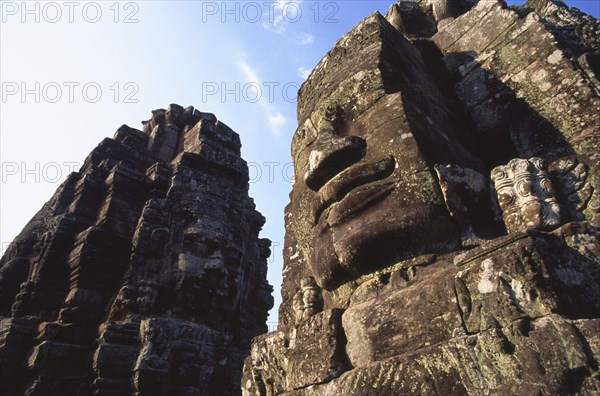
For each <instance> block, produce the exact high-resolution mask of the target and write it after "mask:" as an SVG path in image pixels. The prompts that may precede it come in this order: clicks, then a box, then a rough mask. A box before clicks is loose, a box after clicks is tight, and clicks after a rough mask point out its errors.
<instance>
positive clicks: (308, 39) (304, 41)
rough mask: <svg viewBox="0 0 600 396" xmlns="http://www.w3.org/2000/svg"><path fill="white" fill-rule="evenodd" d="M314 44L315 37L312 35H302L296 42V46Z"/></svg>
mask: <svg viewBox="0 0 600 396" xmlns="http://www.w3.org/2000/svg"><path fill="white" fill-rule="evenodd" d="M314 42H315V36H313V35H312V34H306V33H305V34H303V35H302V38H301V39H300V41H299V42H298V44H300V45H310V44H312V43H314Z"/></svg>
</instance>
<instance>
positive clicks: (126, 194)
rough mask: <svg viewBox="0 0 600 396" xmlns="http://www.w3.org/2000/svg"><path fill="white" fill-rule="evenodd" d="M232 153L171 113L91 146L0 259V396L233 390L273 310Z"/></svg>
mask: <svg viewBox="0 0 600 396" xmlns="http://www.w3.org/2000/svg"><path fill="white" fill-rule="evenodd" d="M240 147H241V144H240V140H239V136H238V135H237V134H236V133H235V132H233V131H232V130H231V129H229V128H228V127H227V126H226V125H225V124H224V123H222V122H220V121H218V120H217V119H216V117H215V116H214V115H212V114H208V113H201V112H199V111H198V110H194V108H193V107H188V108H186V109H183V108H182V107H180V106H177V105H171V106H169V108H168V109H167V110H164V109H160V110H155V111H154V112H153V115H152V118H151V119H150V120H148V121H146V122H144V131H143V132H142V131H139V130H136V129H133V128H129V127H127V126H122V127H121V128H119V130H118V131H117V132H116V134H115V136H114V138H112V139H105V140H104V141H103V142H102V143H100V145H99V146H98V147H96V148H95V149H94V150H93V151H92V153H91V154H90V155H89V156H88V158H87V159H86V161H85V163H84V165H83V167H82V168H81V170H80V171H79V172H77V173H73V174H71V175H69V177H68V178H67V180H66V181H65V183H64V184H63V185H62V186H61V187H60V188H59V189H58V191H57V192H56V193H55V195H54V196H53V197H52V199H51V200H50V201H49V202H48V203H47V204H46V205H45V206H44V207H43V208H42V209H41V211H40V212H39V213H38V214H36V215H35V216H34V217H33V219H32V220H31V221H30V222H29V223H28V224H27V226H26V227H25V228H24V230H23V231H22V232H21V234H20V235H19V236H18V237H17V238H16V239H15V241H14V242H13V243H12V244H11V245H10V247H9V248H8V250H7V252H6V254H5V255H4V257H3V258H2V260H1V262H0V295H1V297H2V304H1V307H0V315H1V318H0V326H1V327H0V328H1V329H2V330H1V331H0V365H1V366H2V390H3V392H7V393H8V394H23V393H26V394H29V395H59V394H60V395H74V394H112V395H129V394H137V395H155V394H165V395H166V394H169V395H172V394H209V393H212V394H239V392H240V391H239V383H240V378H241V368H242V364H243V360H244V358H245V356H246V355H248V354H249V348H250V340H251V338H252V337H254V336H256V335H258V334H260V333H263V332H265V331H266V325H265V322H266V317H267V311H268V310H269V309H270V307H271V306H272V304H273V300H272V297H271V295H270V293H271V291H272V288H271V286H270V285H269V284H268V283H267V281H266V271H267V264H266V259H267V257H268V255H269V254H270V251H269V246H270V242H269V241H268V240H265V239H259V238H258V233H259V231H260V229H261V227H262V225H263V223H264V221H265V220H264V218H263V217H262V216H261V215H260V214H259V213H258V212H257V211H256V210H255V207H254V203H253V201H252V199H251V198H249V197H248V168H247V166H246V163H245V162H244V161H243V160H242V159H241V158H240ZM19 285H20V288H19Z"/></svg>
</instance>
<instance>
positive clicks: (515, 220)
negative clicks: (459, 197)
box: [492, 157, 561, 232]
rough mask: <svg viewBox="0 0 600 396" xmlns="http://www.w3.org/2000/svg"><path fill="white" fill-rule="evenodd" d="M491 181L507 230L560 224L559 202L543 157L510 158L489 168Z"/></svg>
mask: <svg viewBox="0 0 600 396" xmlns="http://www.w3.org/2000/svg"><path fill="white" fill-rule="evenodd" d="M492 181H493V182H494V186H495V188H496V194H497V196H498V203H499V204H500V208H501V209H502V219H503V220H504V224H505V225H506V229H507V231H508V232H517V231H523V230H529V229H552V228H554V227H557V226H558V225H560V223H561V218H560V206H559V204H558V201H557V199H556V192H555V191H554V187H553V185H552V182H551V181H550V177H549V176H548V172H547V170H546V163H545V161H544V160H543V159H541V158H537V157H534V158H530V159H528V160H526V159H513V160H511V161H510V162H509V163H508V165H505V166H498V167H496V168H494V169H493V170H492Z"/></svg>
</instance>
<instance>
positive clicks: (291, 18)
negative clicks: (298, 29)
mask: <svg viewBox="0 0 600 396" xmlns="http://www.w3.org/2000/svg"><path fill="white" fill-rule="evenodd" d="M303 1H304V0H279V1H277V4H274V5H273V8H269V11H268V12H265V18H266V19H267V21H266V22H263V27H264V28H265V30H267V31H269V32H273V33H277V34H283V33H285V31H286V29H287V27H288V25H289V24H290V22H297V21H298V20H299V19H300V18H301V17H302V8H301V4H302V2H303Z"/></svg>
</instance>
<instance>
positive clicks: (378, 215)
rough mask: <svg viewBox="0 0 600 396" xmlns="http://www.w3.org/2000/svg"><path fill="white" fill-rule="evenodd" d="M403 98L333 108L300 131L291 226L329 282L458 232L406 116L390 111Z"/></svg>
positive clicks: (321, 279) (318, 274) (322, 280)
mask: <svg viewBox="0 0 600 396" xmlns="http://www.w3.org/2000/svg"><path fill="white" fill-rule="evenodd" d="M398 106H401V99H400V97H399V95H398V94H391V95H386V96H384V97H383V98H382V99H381V100H380V101H378V102H377V104H375V105H374V106H372V107H370V108H369V109H368V110H366V111H365V112H363V113H362V114H360V115H356V114H352V113H350V112H344V110H343V109H340V108H333V109H331V108H330V109H328V110H327V111H326V112H325V116H324V117H322V118H319V117H318V116H313V117H311V118H309V119H308V120H307V121H306V123H305V124H304V125H302V126H301V127H300V128H299V129H298V131H297V132H296V136H295V137H294V142H293V155H294V161H295V169H296V174H295V180H296V182H295V185H294V191H293V195H292V206H294V205H297V206H298V208H297V209H296V211H295V213H298V214H300V218H297V219H292V220H291V222H292V228H293V231H294V232H295V235H296V238H297V239H298V242H299V247H300V249H302V250H303V253H304V256H305V258H306V260H307V261H308V263H309V267H310V269H311V271H312V274H313V275H314V277H315V279H316V280H317V282H318V283H319V285H320V286H322V287H323V288H325V289H329V290H331V289H333V288H336V287H337V286H339V285H341V284H343V283H345V282H347V281H349V280H352V279H356V278H358V277H359V276H361V275H362V274H366V273H370V272H372V271H374V270H376V269H379V268H381V267H385V266H388V265H391V264H393V263H395V262H397V261H399V260H402V259H406V258H410V257H414V256H415V255H417V254H420V253H424V252H422V251H420V250H419V249H422V248H423V247H426V248H428V249H431V250H436V249H442V248H443V246H446V245H448V244H455V243H456V241H457V239H458V236H457V230H456V228H455V226H454V225H453V224H452V222H451V221H450V219H449V215H448V213H447V211H446V209H445V207H444V203H443V199H442V197H441V193H440V191H439V188H438V186H437V182H436V181H435V179H434V177H433V175H432V173H431V171H430V169H429V167H428V166H427V164H426V162H425V160H424V159H423V158H422V156H421V153H420V151H419V148H418V147H417V143H416V142H415V139H414V137H413V135H412V134H411V133H410V128H409V126H408V125H407V121H406V120H402V119H400V118H396V119H391V120H390V117H387V118H386V117H384V115H383V113H384V112H388V111H392V112H397V114H400V113H401V112H400V111H399V109H397V108H396V109H394V107H398ZM314 119H316V120H317V122H316V124H317V125H315V123H313V120H314ZM384 119H386V121H383V122H382V120H384Z"/></svg>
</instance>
